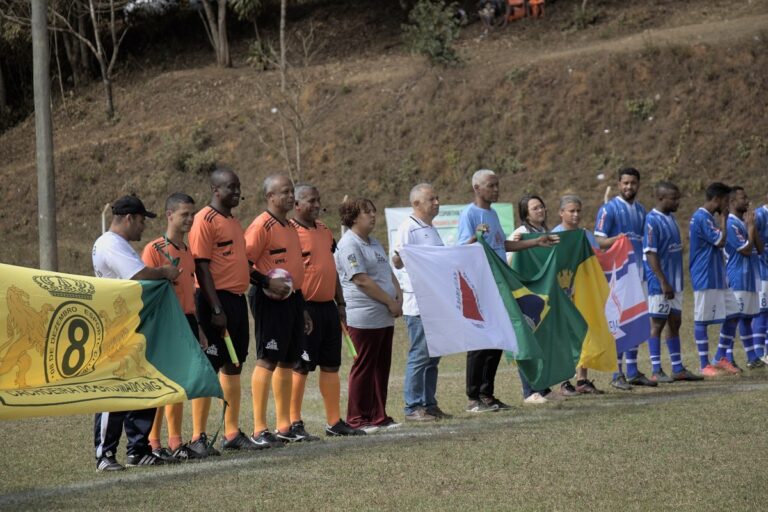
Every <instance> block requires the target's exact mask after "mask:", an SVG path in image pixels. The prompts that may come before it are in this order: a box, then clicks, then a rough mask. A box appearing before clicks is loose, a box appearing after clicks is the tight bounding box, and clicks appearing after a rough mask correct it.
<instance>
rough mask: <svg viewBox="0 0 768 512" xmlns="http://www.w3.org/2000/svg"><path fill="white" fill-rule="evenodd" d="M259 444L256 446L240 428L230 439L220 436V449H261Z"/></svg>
mask: <svg viewBox="0 0 768 512" xmlns="http://www.w3.org/2000/svg"><path fill="white" fill-rule="evenodd" d="M261 448H262V447H261V446H256V445H254V444H253V441H251V438H250V437H248V436H246V435H245V434H243V431H242V430H238V431H237V435H236V436H235V437H233V438H232V439H229V440H228V439H227V438H225V437H222V438H221V449H222V450H261Z"/></svg>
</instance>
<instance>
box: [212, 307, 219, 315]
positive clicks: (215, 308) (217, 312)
mask: <svg viewBox="0 0 768 512" xmlns="http://www.w3.org/2000/svg"><path fill="white" fill-rule="evenodd" d="M213 314H214V315H220V314H221V308H220V307H219V306H213Z"/></svg>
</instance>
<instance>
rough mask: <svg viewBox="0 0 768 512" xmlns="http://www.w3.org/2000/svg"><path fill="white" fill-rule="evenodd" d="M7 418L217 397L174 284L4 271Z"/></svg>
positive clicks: (1, 415)
mask: <svg viewBox="0 0 768 512" xmlns="http://www.w3.org/2000/svg"><path fill="white" fill-rule="evenodd" d="M0 315H2V316H0V419H9V418H23V417H30V416H49V415H67V414H82V413H93V412H101V411H122V410H134V409H143V408H150V407H157V406H160V405H164V404H169V403H175V402H181V401H184V400H188V399H192V398H198V397H207V396H209V397H219V398H221V397H222V396H223V395H222V391H221V387H220V385H219V382H218V379H217V378H216V374H215V372H214V371H213V368H212V367H211V365H210V363H209V362H208V360H207V358H206V357H205V354H203V352H202V350H200V345H199V344H198V343H197V340H196V339H195V337H194V335H193V334H192V331H191V330H190V328H189V324H188V322H187V319H186V317H185V316H184V313H183V312H182V310H181V308H180V306H179V303H178V301H177V299H176V296H175V295H174V293H173V289H172V287H171V285H170V283H168V282H167V281H123V280H116V279H99V278H94V277H84V276H76V275H69V274H60V273H54V272H46V271H42V270H35V269H29V268H23V267H14V266H10V265H0Z"/></svg>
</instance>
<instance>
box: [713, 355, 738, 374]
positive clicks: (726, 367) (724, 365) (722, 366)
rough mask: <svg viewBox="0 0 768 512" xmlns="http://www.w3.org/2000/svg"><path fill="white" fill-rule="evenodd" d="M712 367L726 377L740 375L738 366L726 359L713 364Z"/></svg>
mask: <svg viewBox="0 0 768 512" xmlns="http://www.w3.org/2000/svg"><path fill="white" fill-rule="evenodd" d="M712 366H714V367H715V368H717V369H718V370H722V371H724V372H725V373H727V374H728V375H738V374H740V373H741V368H739V367H738V366H736V365H735V364H733V363H732V362H730V361H729V360H728V359H726V358H722V359H720V360H719V361H717V362H715V364H713V365H712Z"/></svg>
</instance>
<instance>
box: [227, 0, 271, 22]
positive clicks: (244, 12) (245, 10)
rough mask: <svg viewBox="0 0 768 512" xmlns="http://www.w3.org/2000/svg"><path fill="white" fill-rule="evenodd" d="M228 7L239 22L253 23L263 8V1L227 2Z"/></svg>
mask: <svg viewBox="0 0 768 512" xmlns="http://www.w3.org/2000/svg"><path fill="white" fill-rule="evenodd" d="M229 5H230V6H231V7H232V10H233V11H234V12H235V14H237V17H238V18H240V19H241V20H249V21H253V20H255V19H256V17H257V16H258V15H259V14H261V10H262V9H263V8H264V2H263V0H229Z"/></svg>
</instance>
